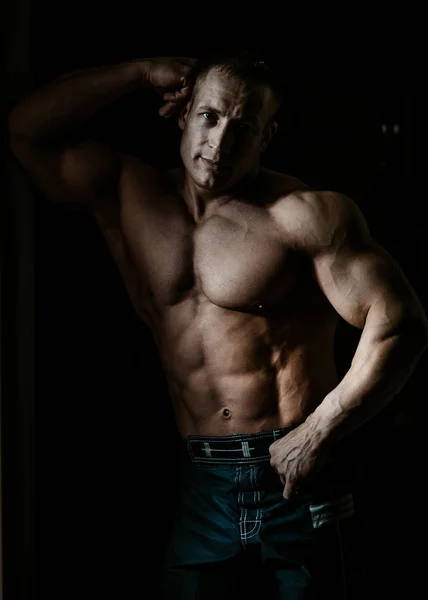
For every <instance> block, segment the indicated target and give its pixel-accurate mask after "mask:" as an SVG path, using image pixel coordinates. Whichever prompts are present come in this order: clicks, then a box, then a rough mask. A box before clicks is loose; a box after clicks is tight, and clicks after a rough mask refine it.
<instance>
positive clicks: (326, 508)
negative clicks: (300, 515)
mask: <svg viewBox="0 0 428 600" xmlns="http://www.w3.org/2000/svg"><path fill="white" fill-rule="evenodd" d="M309 511H310V515H311V520H312V526H313V527H314V529H318V528H319V527H325V526H327V525H331V524H333V523H338V522H339V521H341V520H342V519H346V518H349V517H351V516H352V515H353V514H354V512H355V509H354V498H353V495H352V492H351V491H348V492H341V493H340V494H332V495H330V494H329V495H326V497H324V498H322V497H320V498H317V499H316V500H315V501H313V502H311V503H310V504H309Z"/></svg>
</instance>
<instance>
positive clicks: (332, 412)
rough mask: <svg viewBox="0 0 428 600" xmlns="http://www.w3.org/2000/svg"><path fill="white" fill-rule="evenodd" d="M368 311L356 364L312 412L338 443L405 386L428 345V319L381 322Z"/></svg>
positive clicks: (329, 439) (318, 426)
mask: <svg viewBox="0 0 428 600" xmlns="http://www.w3.org/2000/svg"><path fill="white" fill-rule="evenodd" d="M376 321H377V317H376V315H375V314H372V315H370V311H369V314H368V317H367V322H366V326H365V328H364V330H363V333H362V336H361V339H360V343H359V344H358V347H357V350H356V352H355V355H354V358H353V361H352V365H351V367H350V369H349V371H348V372H347V373H346V375H345V376H344V377H343V379H342V381H341V382H340V383H339V385H338V386H337V387H336V388H335V389H333V390H332V391H331V392H330V393H329V394H328V395H327V396H326V397H325V398H324V400H323V402H322V403H321V404H320V405H319V406H318V408H317V409H316V410H315V411H314V412H313V413H312V414H311V415H310V417H309V419H308V420H309V422H310V423H311V425H312V426H313V427H314V430H315V431H316V432H317V434H318V435H319V438H320V439H322V440H323V441H325V442H326V443H327V444H328V443H335V442H336V441H338V440H340V439H341V438H343V437H344V436H345V435H347V434H348V433H350V432H351V431H353V430H355V429H356V428H358V427H359V426H360V425H361V424H363V423H364V422H365V421H367V420H368V419H370V418H371V417H372V416H374V415H375V414H376V413H377V412H378V411H380V410H381V409H382V408H383V407H384V406H386V405H387V404H388V403H389V402H390V401H391V400H392V399H393V398H394V397H395V396H396V395H397V394H398V393H399V392H400V390H401V389H402V388H403V386H404V385H405V383H406V382H407V380H408V379H409V377H410V376H411V374H412V373H413V371H414V369H415V367H416V365H417V363H418V360H419V358H420V356H421V354H422V353H423V351H424V350H425V348H426V347H427V325H426V321H425V320H424V319H423V318H422V319H421V321H420V322H416V323H415V322H414V321H412V322H410V321H406V320H403V321H402V322H400V323H397V322H396V323H395V324H393V323H391V324H390V326H389V328H378V327H377V326H376Z"/></svg>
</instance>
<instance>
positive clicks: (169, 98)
mask: <svg viewBox="0 0 428 600" xmlns="http://www.w3.org/2000/svg"><path fill="white" fill-rule="evenodd" d="M191 90H192V88H191V87H190V86H187V87H184V88H181V89H179V90H176V91H174V92H165V93H164V94H163V99H164V100H165V102H179V101H180V100H184V99H185V98H187V97H188V96H190V93H191Z"/></svg>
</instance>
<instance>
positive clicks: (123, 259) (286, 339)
mask: <svg viewBox="0 0 428 600" xmlns="http://www.w3.org/2000/svg"><path fill="white" fill-rule="evenodd" d="M134 170H135V167H134ZM263 177H264V179H265V180H266V181H269V186H268V188H269V190H268V191H267V192H266V193H265V195H264V196H263V197H260V199H257V197H256V199H254V198H251V199H250V200H248V199H246V198H236V199H234V200H231V201H228V202H227V203H222V202H220V201H219V202H216V200H213V201H211V202H210V203H209V205H208V207H207V210H206V211H205V214H204V215H203V216H202V218H200V219H199V220H198V221H197V222H195V220H194V218H193V217H192V216H191V214H190V212H189V210H188V208H187V205H186V203H185V202H184V200H183V198H182V197H180V193H179V191H178V186H176V176H175V175H174V177H172V176H171V180H170V182H168V183H166V184H165V185H162V186H160V187H159V186H157V185H156V182H154V183H153V182H152V185H149V186H145V185H144V183H145V178H144V176H143V175H142V176H141V177H140V176H138V175H136V174H135V172H134V173H133V174H130V175H129V177H128V179H127V181H126V183H125V185H123V186H122V190H121V215H120V223H119V222H118V224H117V226H116V227H115V226H114V224H112V222H111V220H110V221H109V220H108V219H106V218H104V217H103V216H101V218H99V219H98V221H99V223H100V225H101V229H102V231H103V233H104V235H105V237H106V240H107V242H108V244H109V246H110V248H111V250H112V253H113V256H114V257H115V259H116V263H117V264H118V266H119V269H120V270H121V272H122V275H123V278H124V281H125V284H126V287H127V289H128V292H129V294H130V296H131V300H132V302H133V304H134V306H135V308H136V310H137V313H138V314H139V315H140V316H141V317H142V318H143V320H144V321H145V322H146V323H147V324H148V326H149V327H150V329H151V331H152V334H153V337H154V339H155V341H156V344H157V347H158V349H159V353H160V357H161V360H162V364H163V368H164V372H165V376H166V380H167V384H168V388H169V392H170V396H171V400H172V403H173V407H174V411H175V414H176V420H177V426H178V430H179V432H180V434H181V435H182V436H183V437H185V436H187V435H190V434H201V435H224V434H229V433H238V432H256V431H260V430H264V429H273V428H277V427H285V426H289V425H295V424H298V423H300V422H301V421H302V420H304V418H305V417H306V416H307V415H308V414H309V413H310V412H312V411H313V409H314V408H315V407H316V406H317V405H318V404H319V403H320V402H321V401H322V399H323V398H324V396H325V395H326V394H327V393H328V392H329V391H330V390H331V389H332V388H333V387H334V386H335V385H336V383H337V375H336V370H335V363H334V354H333V344H334V332H335V325H336V321H337V316H336V313H335V311H334V310H333V309H332V307H331V306H330V304H329V303H328V302H327V300H326V299H325V297H324V296H323V294H322V293H321V291H320V290H319V288H318V286H317V284H316V281H315V279H314V277H313V276H312V271H311V266H310V262H309V260H308V259H307V258H306V257H305V256H302V255H299V254H297V253H295V252H294V251H293V250H292V248H290V247H289V246H288V245H287V240H286V239H285V240H284V237H283V236H282V235H280V232H279V231H278V227H277V225H276V223H275V219H274V218H273V215H272V210H271V207H272V206H274V204H275V195H276V190H275V188H276V185H277V183H276V181H277V179H278V175H276V174H275V175H272V176H271V175H270V174H269V173H268V172H265V173H264V175H263ZM274 180H275V182H274V183H272V182H273V181H274ZM278 181H280V184H281V185H280V188H281V196H282V197H284V190H285V191H286V192H287V187H288V190H289V193H292V191H293V188H295V187H296V181H295V180H293V179H292V178H287V176H281V178H280V179H279V180H278ZM278 193H279V192H278ZM286 195H287V194H285V196H286Z"/></svg>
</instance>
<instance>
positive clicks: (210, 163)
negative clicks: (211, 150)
mask: <svg viewBox="0 0 428 600" xmlns="http://www.w3.org/2000/svg"><path fill="white" fill-rule="evenodd" d="M201 160H202V162H203V163H204V165H205V166H206V167H208V168H209V169H210V170H211V171H224V170H228V169H230V168H231V167H230V165H228V164H226V163H225V162H223V161H219V160H213V159H211V158H206V157H205V156H201Z"/></svg>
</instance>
